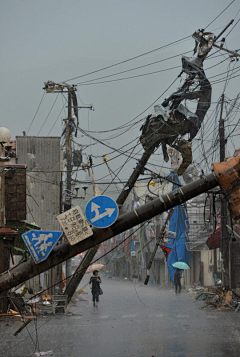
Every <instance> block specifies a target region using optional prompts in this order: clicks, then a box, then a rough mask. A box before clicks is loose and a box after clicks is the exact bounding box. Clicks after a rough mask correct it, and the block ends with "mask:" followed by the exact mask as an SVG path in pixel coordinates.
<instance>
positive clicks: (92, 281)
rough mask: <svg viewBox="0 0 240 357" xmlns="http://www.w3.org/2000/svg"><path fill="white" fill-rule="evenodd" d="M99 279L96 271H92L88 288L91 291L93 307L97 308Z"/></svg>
mask: <svg viewBox="0 0 240 357" xmlns="http://www.w3.org/2000/svg"><path fill="white" fill-rule="evenodd" d="M101 282H102V281H101V278H100V276H98V270H94V271H93V276H91V278H90V280H89V287H90V289H91V290H92V300H93V306H96V307H97V306H98V303H99V295H100V289H101V288H100V284H101Z"/></svg>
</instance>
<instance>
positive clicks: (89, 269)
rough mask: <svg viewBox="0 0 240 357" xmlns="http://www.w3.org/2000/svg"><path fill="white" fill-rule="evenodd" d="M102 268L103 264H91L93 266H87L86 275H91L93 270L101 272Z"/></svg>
mask: <svg viewBox="0 0 240 357" xmlns="http://www.w3.org/2000/svg"><path fill="white" fill-rule="evenodd" d="M103 267H104V265H103V264H93V265H89V267H88V268H87V271H86V274H89V273H92V272H93V271H94V270H98V271H99V270H101V269H102V268H103Z"/></svg>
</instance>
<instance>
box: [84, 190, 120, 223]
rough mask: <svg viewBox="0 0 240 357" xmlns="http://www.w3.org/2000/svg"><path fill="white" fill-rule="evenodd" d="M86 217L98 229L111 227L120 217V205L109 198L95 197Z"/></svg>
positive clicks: (88, 205)
mask: <svg viewBox="0 0 240 357" xmlns="http://www.w3.org/2000/svg"><path fill="white" fill-rule="evenodd" d="M85 213H86V217H87V220H88V222H89V223H90V224H92V225H93V226H94V227H97V228H106V227H109V226H111V225H112V224H113V223H114V222H115V221H116V219H117V217H118V205H117V204H116V202H115V201H114V200H113V199H112V198H110V197H108V196H95V197H94V198H92V199H91V200H90V201H89V202H88V204H87V206H86V212H85Z"/></svg>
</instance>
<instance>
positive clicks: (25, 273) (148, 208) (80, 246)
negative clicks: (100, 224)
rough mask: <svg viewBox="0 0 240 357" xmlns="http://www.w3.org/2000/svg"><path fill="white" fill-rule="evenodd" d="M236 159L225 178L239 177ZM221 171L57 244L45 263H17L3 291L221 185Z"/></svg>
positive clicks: (0, 286)
mask: <svg viewBox="0 0 240 357" xmlns="http://www.w3.org/2000/svg"><path fill="white" fill-rule="evenodd" d="M232 160H233V161H231V162H227V163H220V164H219V163H218V166H219V167H220V168H219V171H220V173H221V175H222V177H226V176H227V175H228V172H229V167H231V168H232V171H233V170H235V171H236V175H235V176H232V179H235V177H236V176H237V172H239V174H240V155H239V156H237V157H236V158H233V159H232ZM237 163H238V166H237ZM214 165H215V164H214ZM214 169H215V167H214ZM217 174H218V172H217V173H216V174H215V173H214V172H213V173H210V174H208V175H207V176H205V177H202V178H200V179H199V180H196V181H194V182H191V183H189V184H187V185H184V186H181V187H180V188H178V189H176V190H174V191H171V192H169V193H168V194H165V195H162V196H160V197H159V198H156V199H155V200H153V201H150V202H149V203H146V204H144V205H142V206H140V207H138V208H136V209H134V210H133V211H131V212H129V213H126V214H123V215H121V216H119V217H118V219H117V220H116V221H115V223H114V224H113V225H112V226H110V227H108V228H104V229H96V228H94V229H93V235H92V236H91V237H89V238H86V239H84V240H82V241H81V242H79V243H77V244H75V245H70V244H69V243H68V242H67V243H64V244H59V245H57V246H56V247H54V248H53V250H52V252H51V253H50V255H49V257H48V259H46V260H45V261H43V262H42V263H39V264H34V262H33V260H32V259H29V260H28V261H26V262H23V263H21V264H20V265H17V266H16V267H14V268H13V269H12V270H11V274H9V273H8V272H5V273H3V274H2V275H0V293H1V292H3V291H6V290H9V289H10V288H12V287H14V286H16V285H18V284H20V283H22V282H24V281H25V280H26V277H27V278H28V279H30V278H32V277H34V276H36V275H38V274H40V273H42V272H44V271H45V270H47V269H50V268H52V267H54V266H55V265H57V264H59V263H62V262H63V261H66V260H68V259H70V258H72V257H74V256H75V255H76V254H79V253H82V252H85V251H86V250H87V249H90V248H93V247H95V246H97V245H99V244H101V243H102V242H105V241H106V240H108V239H110V238H112V237H114V236H116V235H117V234H120V233H122V232H125V231H126V230H128V229H130V228H132V227H134V226H137V225H139V224H141V223H143V222H146V221H148V220H149V219H151V218H153V217H155V216H157V215H159V214H161V213H163V212H166V211H168V210H169V209H171V208H173V207H175V206H178V205H180V204H182V203H184V202H186V201H188V200H190V199H191V198H194V197H196V196H198V195H200V194H201V193H204V192H207V191H208V190H210V189H212V188H214V187H216V186H218V185H219V184H220V178H218V177H217ZM235 180H236V179H235ZM234 183H235V181H233V180H232V181H230V184H231V186H233V185H234Z"/></svg>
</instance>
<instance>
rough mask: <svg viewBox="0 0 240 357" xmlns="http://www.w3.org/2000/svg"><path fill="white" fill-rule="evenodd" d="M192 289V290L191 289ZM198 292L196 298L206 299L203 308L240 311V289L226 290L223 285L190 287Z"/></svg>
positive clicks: (198, 299)
mask: <svg viewBox="0 0 240 357" xmlns="http://www.w3.org/2000/svg"><path fill="white" fill-rule="evenodd" d="M190 290H191V291H190ZM189 292H194V293H196V294H197V295H196V297H195V300H197V301H200V300H204V302H205V304H204V306H203V309H206V310H218V311H228V310H232V311H235V312H237V311H240V289H235V290H224V289H223V288H222V287H211V288H208V289H204V288H202V287H200V288H198V290H197V289H189Z"/></svg>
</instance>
